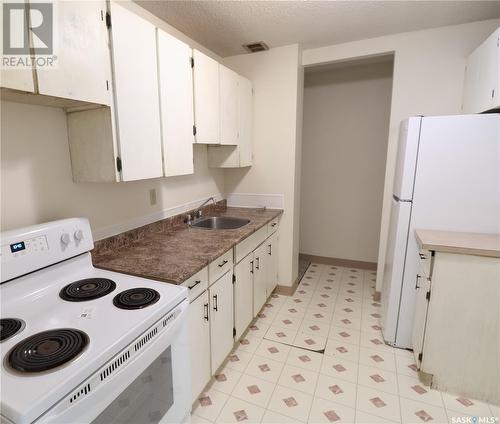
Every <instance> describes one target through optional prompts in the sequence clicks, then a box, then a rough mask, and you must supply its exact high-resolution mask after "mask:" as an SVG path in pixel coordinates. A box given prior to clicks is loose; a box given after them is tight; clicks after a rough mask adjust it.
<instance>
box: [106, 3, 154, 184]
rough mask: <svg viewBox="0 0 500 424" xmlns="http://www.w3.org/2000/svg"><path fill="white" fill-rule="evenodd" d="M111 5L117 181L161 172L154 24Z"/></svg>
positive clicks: (114, 4)
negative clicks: (120, 178)
mask: <svg viewBox="0 0 500 424" xmlns="http://www.w3.org/2000/svg"><path fill="white" fill-rule="evenodd" d="M110 4H111V34H112V57H113V73H114V93H115V112H116V125H117V139H118V146H119V155H120V159H121V164H122V171H121V173H122V180H123V181H132V180H139V179H145V178H155V177H161V176H162V175H163V164H162V153H161V133H160V107H159V98H158V73H157V68H158V67H157V60H156V28H155V26H154V25H153V24H151V23H150V22H148V21H146V20H144V19H142V18H141V17H139V16H137V15H136V14H134V13H132V12H130V11H129V10H127V9H125V8H124V7H123V6H120V5H119V4H117V3H115V2H111V3H110Z"/></svg>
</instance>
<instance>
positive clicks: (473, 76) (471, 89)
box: [462, 28, 500, 113]
mask: <svg viewBox="0 0 500 424" xmlns="http://www.w3.org/2000/svg"><path fill="white" fill-rule="evenodd" d="M499 45H500V28H498V29H497V30H496V31H495V32H494V33H493V34H491V35H490V36H489V37H488V38H487V39H486V40H485V41H484V42H483V43H482V44H481V45H480V46H479V47H478V48H477V49H476V50H474V51H473V52H472V54H471V55H470V56H469V57H468V58H467V65H466V70H465V82H464V96H463V105H462V110H463V112H464V113H480V112H486V111H488V110H492V109H496V108H499V107H500V47H499Z"/></svg>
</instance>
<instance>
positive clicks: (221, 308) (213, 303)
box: [209, 272, 233, 374]
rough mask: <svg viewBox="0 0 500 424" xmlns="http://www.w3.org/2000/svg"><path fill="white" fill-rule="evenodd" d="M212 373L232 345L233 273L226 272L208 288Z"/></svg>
mask: <svg viewBox="0 0 500 424" xmlns="http://www.w3.org/2000/svg"><path fill="white" fill-rule="evenodd" d="M209 294H210V314H211V318H210V335H211V351H212V374H213V373H215V371H216V370H217V368H219V367H220V365H221V364H222V361H224V359H225V358H226V356H227V355H228V353H229V352H230V351H231V349H232V347H233V274H232V273H231V272H226V273H225V274H224V275H223V276H222V277H221V278H220V279H219V280H218V281H217V282H215V283H214V284H213V285H212V286H211V287H210V289H209Z"/></svg>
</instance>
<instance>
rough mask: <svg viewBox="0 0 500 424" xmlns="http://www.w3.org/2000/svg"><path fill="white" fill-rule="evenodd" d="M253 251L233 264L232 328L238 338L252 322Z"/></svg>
mask: <svg viewBox="0 0 500 424" xmlns="http://www.w3.org/2000/svg"><path fill="white" fill-rule="evenodd" d="M253 273H254V260H253V252H251V253H249V254H248V255H247V256H245V257H244V258H243V259H242V260H241V261H240V262H239V263H237V264H236V265H235V266H234V277H235V278H234V329H235V339H236V340H238V339H239V338H240V337H241V335H242V334H243V333H244V332H245V330H246V328H247V327H248V325H249V324H250V322H252V319H253V317H254V313H253Z"/></svg>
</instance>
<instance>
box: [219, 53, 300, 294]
mask: <svg viewBox="0 0 500 424" xmlns="http://www.w3.org/2000/svg"><path fill="white" fill-rule="evenodd" d="M299 60H300V49H299V47H298V46H297V45H291V46H285V47H280V48H276V49H271V50H269V51H266V52H261V53H254V54H246V55H238V56H232V57H229V58H225V59H224V63H225V64H226V65H227V66H229V67H231V68H232V69H234V70H235V71H236V72H238V73H240V74H242V75H244V76H246V77H248V78H250V79H251V80H252V81H253V88H254V109H253V111H254V146H253V149H254V164H253V166H252V167H251V168H246V169H235V170H226V174H225V187H226V192H228V193H233V192H234V193H262V194H282V195H284V209H285V212H284V214H283V217H282V220H281V224H280V243H279V252H280V253H279V255H280V261H279V284H281V285H285V286H290V285H292V284H293V282H294V281H295V279H296V278H297V274H298V213H299V211H298V208H299V206H300V205H299V204H297V201H298V193H297V192H296V190H297V187H298V185H299V178H300V167H299V168H297V166H296V163H299V164H300V161H299V157H298V156H299V155H300V140H301V139H300V131H301V128H300V121H301V115H299V119H297V113H300V111H301V92H302V79H301V78H302V73H301V71H300V69H299Z"/></svg>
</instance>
